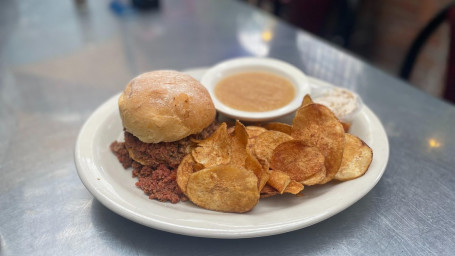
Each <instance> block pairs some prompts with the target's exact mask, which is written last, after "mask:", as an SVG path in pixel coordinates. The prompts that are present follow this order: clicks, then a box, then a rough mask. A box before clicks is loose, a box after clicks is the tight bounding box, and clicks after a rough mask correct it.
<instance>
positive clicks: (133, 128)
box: [118, 70, 216, 143]
mask: <svg viewBox="0 0 455 256" xmlns="http://www.w3.org/2000/svg"><path fill="white" fill-rule="evenodd" d="M118 104H119V110H120V117H121V118H122V123H123V127H124V128H125V129H126V131H128V132H130V133H132V134H133V135H134V136H136V137H137V138H138V139H139V140H141V141H142V142H146V143H158V142H172V141H177V140H180V139H183V138H185V137H187V136H189V135H191V134H196V133H199V132H201V131H202V130H203V129H204V128H206V127H207V126H209V124H211V123H212V122H213V121H214V120H215V115H216V110H215V106H214V105H213V102H212V99H211V98H210V94H209V92H208V91H207V89H205V87H204V86H203V85H202V84H200V83H199V82H198V81H197V80H196V79H194V78H193V77H191V76H189V75H187V74H183V73H180V72H177V71H173V70H158V71H152V72H148V73H144V74H142V75H139V76H137V77H135V78H133V80H131V81H130V82H129V83H128V85H127V86H126V88H125V90H124V91H123V93H122V94H121V95H120V98H119V100H118Z"/></svg>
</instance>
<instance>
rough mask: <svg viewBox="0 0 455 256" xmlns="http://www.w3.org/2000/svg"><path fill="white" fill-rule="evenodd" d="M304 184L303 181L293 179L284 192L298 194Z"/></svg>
mask: <svg viewBox="0 0 455 256" xmlns="http://www.w3.org/2000/svg"><path fill="white" fill-rule="evenodd" d="M303 188H304V186H303V184H302V183H300V182H297V181H295V180H291V182H289V184H288V185H287V187H286V189H284V193H290V194H293V195H297V194H298V193H300V192H301V191H302V190H303Z"/></svg>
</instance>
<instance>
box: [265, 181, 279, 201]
mask: <svg viewBox="0 0 455 256" xmlns="http://www.w3.org/2000/svg"><path fill="white" fill-rule="evenodd" d="M279 194H280V192H278V190H276V189H274V188H273V187H272V186H270V185H268V184H266V185H265V186H264V187H263V188H262V189H261V193H260V195H261V198H268V197H272V196H275V195H279Z"/></svg>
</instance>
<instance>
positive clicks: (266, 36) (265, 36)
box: [262, 30, 273, 42]
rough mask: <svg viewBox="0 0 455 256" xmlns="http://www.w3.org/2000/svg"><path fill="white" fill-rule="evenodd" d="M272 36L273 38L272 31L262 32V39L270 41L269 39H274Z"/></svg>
mask: <svg viewBox="0 0 455 256" xmlns="http://www.w3.org/2000/svg"><path fill="white" fill-rule="evenodd" d="M272 38H273V33H272V31H270V30H265V31H264V32H262V40H264V41H266V42H268V41H270V40H272Z"/></svg>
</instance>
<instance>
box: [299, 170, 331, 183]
mask: <svg viewBox="0 0 455 256" xmlns="http://www.w3.org/2000/svg"><path fill="white" fill-rule="evenodd" d="M325 176H326V169H325V166H324V168H323V169H322V170H321V171H320V172H317V173H315V174H314V175H313V176H311V177H309V178H308V179H306V180H304V181H302V184H303V185H307V186H311V185H316V184H319V183H320V182H322V181H323V180H324V179H325Z"/></svg>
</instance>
